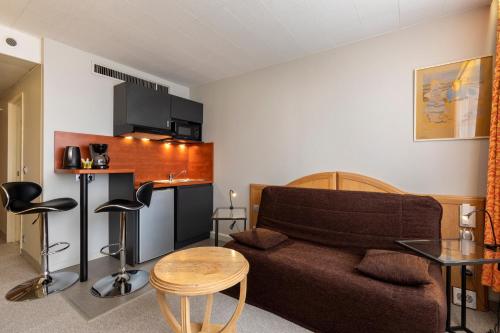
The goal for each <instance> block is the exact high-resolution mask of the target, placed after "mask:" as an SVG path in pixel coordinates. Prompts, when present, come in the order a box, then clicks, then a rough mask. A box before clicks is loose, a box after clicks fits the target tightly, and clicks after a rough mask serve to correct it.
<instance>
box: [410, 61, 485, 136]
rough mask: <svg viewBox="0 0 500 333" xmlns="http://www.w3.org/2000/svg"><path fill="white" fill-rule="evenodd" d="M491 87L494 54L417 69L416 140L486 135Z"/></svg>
mask: <svg viewBox="0 0 500 333" xmlns="http://www.w3.org/2000/svg"><path fill="white" fill-rule="evenodd" d="M492 87H493V57H492V56H483V57H478V58H472V59H466V60H461V61H455V62H450V63H446V64H441V65H435V66H430V67H424V68H418V69H415V72H414V111H413V139H414V141H434V140H466V139H487V138H488V137H489V130H490V117H491V104H492Z"/></svg>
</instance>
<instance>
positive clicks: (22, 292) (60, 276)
mask: <svg viewBox="0 0 500 333" xmlns="http://www.w3.org/2000/svg"><path fill="white" fill-rule="evenodd" d="M76 281H78V274H76V273H73V272H55V273H50V275H49V279H47V278H46V277H45V276H43V275H40V276H37V277H36V278H34V279H31V280H28V281H26V282H24V283H21V284H20V285H18V286H16V287H14V288H12V289H11V290H9V291H8V292H7V294H6V295H5V298H6V299H7V300H8V301H12V302H22V301H28V300H35V299H39V298H44V297H46V296H49V295H50V294H54V293H57V292H59V291H62V290H64V289H66V288H68V287H71V286H72V285H74V284H75V283H76Z"/></svg>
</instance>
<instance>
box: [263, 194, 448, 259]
mask: <svg viewBox="0 0 500 333" xmlns="http://www.w3.org/2000/svg"><path fill="white" fill-rule="evenodd" d="M441 215H442V207H441V205H440V204H439V202H437V201H436V200H435V199H433V198H431V197H426V196H417V195H406V194H404V195H403V194H390V193H374V192H355V191H334V190H321V189H305V188H294V187H279V186H269V187H266V188H265V189H264V190H263V191H262V199H261V203H260V207H259V215H258V219H257V227H261V228H268V229H271V230H275V231H279V232H281V233H283V234H285V235H287V236H288V237H290V238H296V239H301V240H306V241H310V242H315V243H320V244H324V245H329V246H335V247H360V248H364V249H387V250H391V249H392V250H399V249H400V247H399V246H398V245H397V244H396V243H395V241H396V240H400V239H418V238H421V239H439V238H440V234H441Z"/></svg>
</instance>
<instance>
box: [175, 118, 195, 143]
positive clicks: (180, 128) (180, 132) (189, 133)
mask: <svg viewBox="0 0 500 333" xmlns="http://www.w3.org/2000/svg"><path fill="white" fill-rule="evenodd" d="M172 134H173V137H174V139H176V140H187V141H201V124H199V123H193V122H190V121H185V120H175V119H174V120H173V121H172Z"/></svg>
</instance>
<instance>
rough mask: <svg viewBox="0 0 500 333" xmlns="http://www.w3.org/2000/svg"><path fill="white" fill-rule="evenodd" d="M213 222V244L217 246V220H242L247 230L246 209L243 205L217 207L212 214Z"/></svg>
mask: <svg viewBox="0 0 500 333" xmlns="http://www.w3.org/2000/svg"><path fill="white" fill-rule="evenodd" d="M212 220H213V221H214V222H215V232H214V238H215V246H219V221H220V220H222V221H244V222H243V223H244V229H243V230H247V209H246V208H245V207H234V208H233V209H230V208H229V207H218V208H216V209H215V212H214V214H213V215H212Z"/></svg>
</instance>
